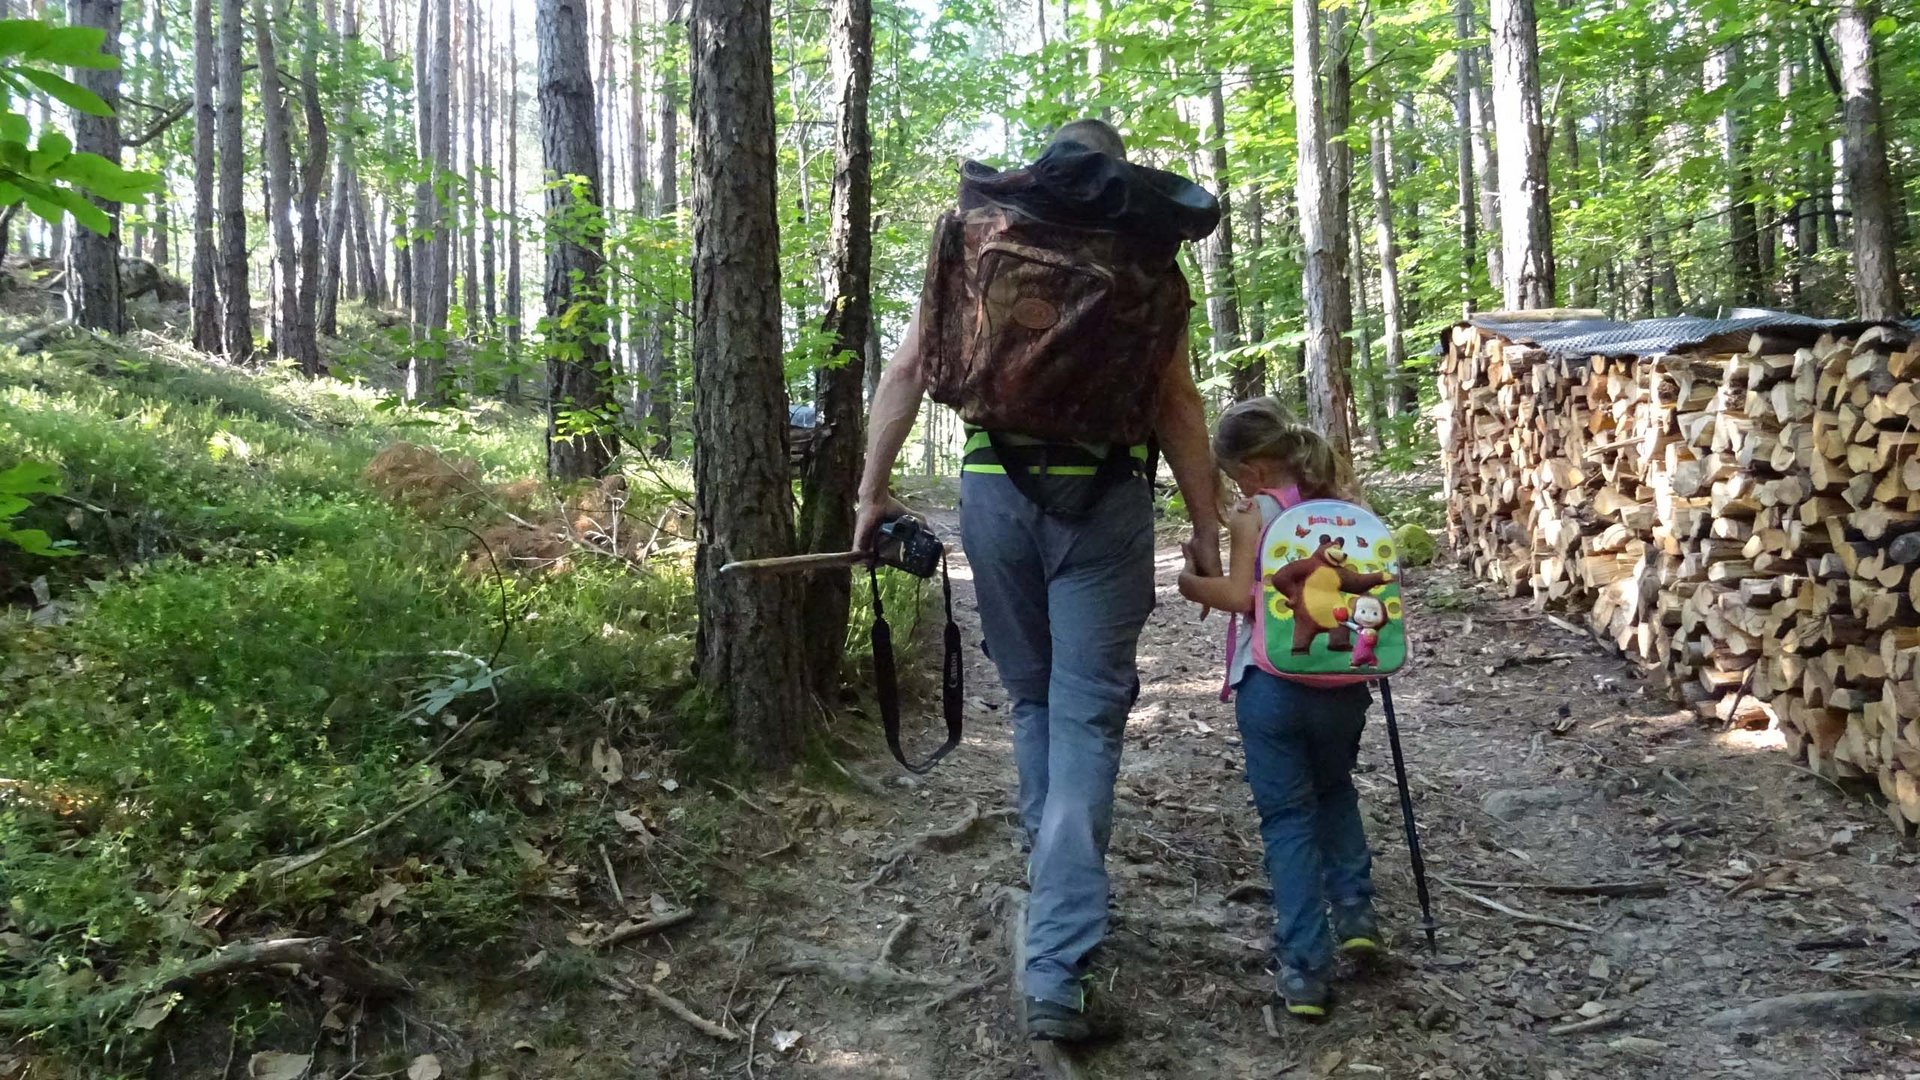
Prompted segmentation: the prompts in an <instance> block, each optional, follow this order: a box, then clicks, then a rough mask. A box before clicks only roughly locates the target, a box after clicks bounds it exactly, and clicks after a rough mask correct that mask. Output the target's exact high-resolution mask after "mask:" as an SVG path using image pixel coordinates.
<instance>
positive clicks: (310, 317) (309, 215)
mask: <svg viewBox="0 0 1920 1080" xmlns="http://www.w3.org/2000/svg"><path fill="white" fill-rule="evenodd" d="M301 22H302V23H303V24H304V25H303V26H302V27H301V34H300V37H301V48H300V100H301V103H302V105H303V107H304V109H305V112H306V122H307V134H306V152H307V156H306V161H305V162H304V166H305V167H304V168H303V169H302V170H301V174H300V284H299V292H298V295H297V309H296V311H295V316H296V317H295V319H294V322H293V326H292V335H291V336H292V342H291V344H292V345H293V347H294V349H295V352H294V356H295V357H296V358H297V359H298V360H299V361H300V370H301V371H304V372H306V373H307V374H309V375H318V374H320V343H319V342H318V341H317V340H316V339H315V336H314V315H315V309H316V307H317V304H318V301H319V297H320V248H321V244H322V243H323V240H322V234H321V231H320V189H321V188H322V187H324V186H326V183H325V182H326V178H327V118H326V114H325V113H324V112H322V111H321V108H320V11H319V5H318V3H317V2H316V0H305V2H304V3H303V4H302V5H301Z"/></svg>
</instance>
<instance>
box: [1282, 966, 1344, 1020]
mask: <svg viewBox="0 0 1920 1080" xmlns="http://www.w3.org/2000/svg"><path fill="white" fill-rule="evenodd" d="M1275 983H1276V984H1277V986H1278V988H1279V991H1280V1000H1281V1001H1282V1002H1283V1003H1284V1004H1285V1005H1286V1007H1287V1014H1288V1015H1289V1016H1296V1017H1299V1018H1300V1019H1302V1020H1308V1021H1316V1020H1324V1019H1326V1016H1327V1003H1328V1000H1329V999H1330V998H1331V997H1332V996H1333V995H1332V992H1331V991H1329V990H1328V988H1327V978H1326V976H1325V975H1316V974H1314V973H1312V972H1308V971H1302V970H1300V969H1299V968H1295V967H1288V966H1287V965H1285V964H1282V965H1280V974H1279V975H1278V976H1277V977H1276V979H1275Z"/></svg>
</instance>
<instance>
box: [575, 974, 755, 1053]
mask: <svg viewBox="0 0 1920 1080" xmlns="http://www.w3.org/2000/svg"><path fill="white" fill-rule="evenodd" d="M599 981H600V985H602V986H604V987H606V988H608V989H609V990H613V991H616V992H618V993H622V994H639V995H640V996H641V997H643V998H646V999H647V1000H648V1001H651V1002H653V1003H654V1004H655V1005H658V1006H659V1007H660V1008H662V1009H665V1010H666V1011H668V1012H670V1013H672V1014H673V1015H675V1016H677V1017H679V1018H680V1019H682V1020H685V1021H686V1022H687V1025H688V1026H689V1027H692V1028H693V1029H694V1030H695V1031H698V1032H699V1033H700V1034H702V1035H706V1036H709V1037H711V1038H715V1039H718V1040H720V1041H721V1042H729V1043H731V1042H739V1041H740V1033H739V1032H737V1031H735V1030H733V1029H732V1028H729V1027H725V1026H723V1025H720V1024H716V1023H714V1022H713V1021H711V1020H709V1019H707V1018H706V1017H704V1016H701V1015H700V1014H699V1013H697V1012H694V1011H693V1008H692V1007H691V1006H689V1005H688V1004H687V1003H686V1002H684V1001H681V1000H680V999H679V998H677V997H674V996H673V995H672V994H669V993H667V992H666V991H665V990H662V989H660V988H659V987H657V986H655V985H653V984H652V983H643V982H634V981H632V980H629V979H622V978H618V977H616V976H613V975H601V976H599Z"/></svg>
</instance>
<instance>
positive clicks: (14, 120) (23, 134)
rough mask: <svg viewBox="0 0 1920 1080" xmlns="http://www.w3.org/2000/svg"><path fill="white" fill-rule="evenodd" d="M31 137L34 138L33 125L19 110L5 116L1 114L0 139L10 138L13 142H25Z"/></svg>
mask: <svg viewBox="0 0 1920 1080" xmlns="http://www.w3.org/2000/svg"><path fill="white" fill-rule="evenodd" d="M31 138H33V125H32V124H31V123H29V122H28V121H27V118H26V117H25V116H22V115H21V114H19V113H17V112H9V113H7V114H6V115H5V116H0V139H9V140H12V141H13V142H17V143H24V142H26V141H27V140H29V139H31Z"/></svg>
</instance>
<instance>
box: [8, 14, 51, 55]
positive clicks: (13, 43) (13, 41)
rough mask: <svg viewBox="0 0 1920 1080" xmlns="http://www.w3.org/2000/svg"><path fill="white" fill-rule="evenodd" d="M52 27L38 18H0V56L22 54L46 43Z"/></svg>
mask: <svg viewBox="0 0 1920 1080" xmlns="http://www.w3.org/2000/svg"><path fill="white" fill-rule="evenodd" d="M51 37H53V27H51V26H48V25H47V24H46V23H44V22H41V21H40V20H39V19H0V56H23V55H26V54H28V53H30V52H32V51H34V50H36V49H39V48H41V47H43V46H45V45H46V43H47V41H48V39H49V38H51Z"/></svg>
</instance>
